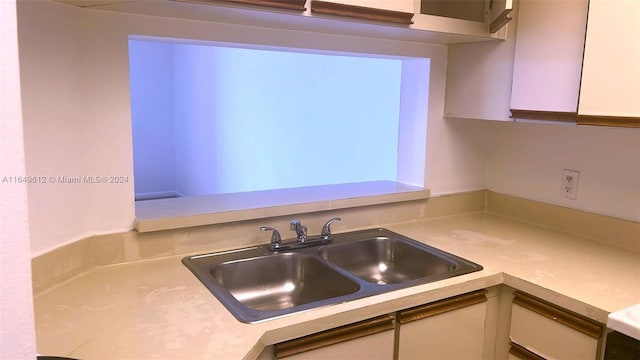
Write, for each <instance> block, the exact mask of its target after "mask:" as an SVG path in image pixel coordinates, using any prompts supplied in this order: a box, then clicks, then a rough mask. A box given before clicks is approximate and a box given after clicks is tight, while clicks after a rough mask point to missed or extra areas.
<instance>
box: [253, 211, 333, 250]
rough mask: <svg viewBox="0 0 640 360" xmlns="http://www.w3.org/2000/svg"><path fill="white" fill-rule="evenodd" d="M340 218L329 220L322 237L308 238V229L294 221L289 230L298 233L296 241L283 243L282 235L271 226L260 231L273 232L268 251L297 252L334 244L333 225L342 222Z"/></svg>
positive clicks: (323, 227) (325, 224) (324, 226)
mask: <svg viewBox="0 0 640 360" xmlns="http://www.w3.org/2000/svg"><path fill="white" fill-rule="evenodd" d="M340 220H341V219H340V218H339V217H334V218H332V219H329V220H328V221H327V222H326V223H324V225H323V226H322V231H320V235H315V236H311V237H308V236H307V227H306V226H304V225H302V223H301V222H300V221H299V220H297V219H293V220H291V222H290V223H289V229H290V230H291V231H295V232H296V239H295V240H294V239H291V240H289V241H286V242H283V241H282V238H281V237H280V233H279V232H278V230H276V229H275V228H272V227H269V226H261V227H260V231H271V232H272V233H271V243H270V244H269V245H268V249H269V250H271V251H284V250H295V249H300V248H306V247H310V246H317V245H323V244H329V243H331V242H333V238H332V237H331V224H333V223H334V222H336V221H340Z"/></svg>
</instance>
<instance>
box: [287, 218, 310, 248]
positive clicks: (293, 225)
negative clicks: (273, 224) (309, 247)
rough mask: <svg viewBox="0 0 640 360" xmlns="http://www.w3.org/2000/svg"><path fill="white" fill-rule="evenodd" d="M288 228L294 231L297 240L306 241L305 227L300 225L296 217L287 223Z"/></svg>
mask: <svg viewBox="0 0 640 360" xmlns="http://www.w3.org/2000/svg"><path fill="white" fill-rule="evenodd" d="M289 230H292V231H295V232H296V235H297V237H298V242H301V243H303V242H306V241H307V227H306V226H304V225H302V223H301V222H300V221H298V220H296V219H293V220H291V222H290V223H289Z"/></svg>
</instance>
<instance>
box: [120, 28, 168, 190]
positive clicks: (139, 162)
mask: <svg viewBox="0 0 640 360" xmlns="http://www.w3.org/2000/svg"><path fill="white" fill-rule="evenodd" d="M129 51H130V53H131V54H132V55H131V57H130V59H131V61H130V74H131V116H132V117H133V118H134V119H139V120H138V121H135V122H132V129H133V144H134V152H135V153H136V156H135V157H134V170H135V171H134V178H135V180H136V181H135V193H136V194H156V195H159V194H163V193H164V194H166V193H172V192H174V191H175V189H176V178H175V175H174V168H175V162H174V159H175V147H174V141H173V128H174V126H173V125H174V123H173V109H174V107H173V95H174V91H173V76H172V74H173V46H172V45H171V44H170V43H167V42H159V41H135V40H134V41H132V42H131V46H130V48H129ZM150 59H152V61H149V60H150ZM136 147H138V148H136Z"/></svg>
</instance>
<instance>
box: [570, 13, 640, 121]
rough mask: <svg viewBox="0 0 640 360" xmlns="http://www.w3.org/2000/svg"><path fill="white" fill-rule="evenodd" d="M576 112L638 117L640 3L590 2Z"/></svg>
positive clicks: (593, 114) (639, 105)
mask: <svg viewBox="0 0 640 360" xmlns="http://www.w3.org/2000/svg"><path fill="white" fill-rule="evenodd" d="M578 113H579V114H580V115H585V116H602V115H604V116H618V117H636V118H638V117H640V1H637V0H590V4H589V22H588V24H587V37H586V43H585V51H584V64H583V73H582V88H581V91H580V106H579V109H578ZM635 121H637V123H638V124H639V125H640V119H636V120H635Z"/></svg>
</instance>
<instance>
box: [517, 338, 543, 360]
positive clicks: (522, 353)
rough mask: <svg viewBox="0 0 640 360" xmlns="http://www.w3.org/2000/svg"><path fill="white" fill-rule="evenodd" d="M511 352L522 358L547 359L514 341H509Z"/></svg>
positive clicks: (523, 359)
mask: <svg viewBox="0 0 640 360" xmlns="http://www.w3.org/2000/svg"><path fill="white" fill-rule="evenodd" d="M509 345H511V346H510V347H509V354H511V355H513V356H515V357H517V358H518V359H522V360H546V359H545V358H543V357H542V356H540V355H538V354H536V353H534V352H531V351H529V350H527V349H526V348H525V347H523V346H520V345H518V344H516V343H514V342H509Z"/></svg>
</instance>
